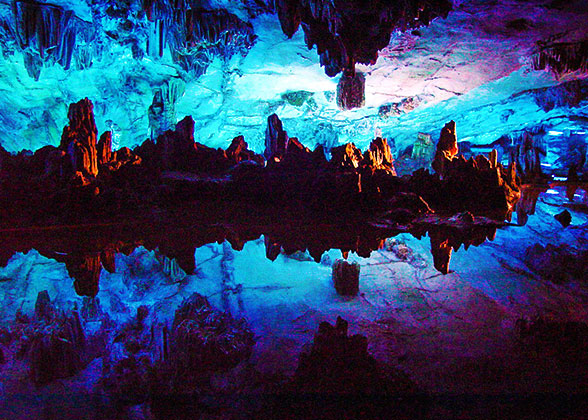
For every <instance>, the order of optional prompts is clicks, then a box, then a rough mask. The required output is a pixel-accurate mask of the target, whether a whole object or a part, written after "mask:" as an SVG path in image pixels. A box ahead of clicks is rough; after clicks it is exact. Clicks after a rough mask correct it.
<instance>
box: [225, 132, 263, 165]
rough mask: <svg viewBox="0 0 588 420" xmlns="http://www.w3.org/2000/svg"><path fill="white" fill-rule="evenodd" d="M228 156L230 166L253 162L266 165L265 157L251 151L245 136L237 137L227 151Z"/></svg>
mask: <svg viewBox="0 0 588 420" xmlns="http://www.w3.org/2000/svg"><path fill="white" fill-rule="evenodd" d="M226 156H227V159H228V163H229V165H230V166H234V165H237V164H238V163H241V162H246V161H253V162H256V163H258V164H263V163H264V159H263V156H261V155H258V154H256V153H255V152H253V151H252V150H249V145H248V144H247V142H246V141H245V138H244V137H243V136H237V137H235V138H234V139H233V141H232V142H231V145H230V146H229V147H228V148H227V150H226Z"/></svg>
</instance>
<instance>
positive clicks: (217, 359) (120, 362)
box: [102, 293, 255, 405]
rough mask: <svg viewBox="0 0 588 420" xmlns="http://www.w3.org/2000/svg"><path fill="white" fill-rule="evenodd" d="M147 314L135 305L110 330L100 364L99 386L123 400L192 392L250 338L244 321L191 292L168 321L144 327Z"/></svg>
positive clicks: (230, 364) (247, 350) (244, 353)
mask: <svg viewBox="0 0 588 420" xmlns="http://www.w3.org/2000/svg"><path fill="white" fill-rule="evenodd" d="M147 316H148V308H147V307H144V306H142V307H139V309H138V311H137V316H136V318H135V319H134V320H133V321H131V322H130V323H128V324H126V325H125V326H123V327H122V328H121V329H120V331H119V332H118V333H117V335H116V336H115V338H114V340H113V351H112V352H111V354H110V357H109V358H108V359H107V361H106V363H105V365H104V371H103V378H102V383H103V386H104V387H105V389H106V390H107V391H108V392H109V393H110V394H111V395H113V396H115V397H116V398H117V399H119V400H120V401H121V402H123V403H128V404H139V403H143V402H150V403H151V404H156V405H157V404H162V403H166V402H167V401H168V400H174V399H180V400H181V399H188V400H189V399H194V398H197V396H198V394H199V393H201V392H203V391H206V388H207V387H209V386H210V377H211V375H212V374H214V373H215V372H222V371H226V370H229V369H232V368H234V367H235V366H237V365H238V364H239V363H240V362H242V361H243V360H247V359H248V358H249V357H250V355H251V350H252V347H253V345H254V344H255V342H254V340H253V333H252V332H251V331H250V330H249V327H248V326H247V324H246V323H245V321H243V320H239V319H235V318H233V317H232V316H231V315H230V314H228V313H224V312H220V311H218V310H217V309H215V308H213V307H212V306H211V305H210V303H209V302H208V300H207V299H206V298H205V297H204V296H202V295H199V294H197V293H195V294H193V295H192V296H191V297H190V298H188V299H186V300H185V301H184V302H183V303H182V304H181V305H180V307H179V308H178V309H177V310H176V311H175V316H174V319H173V322H172V324H171V326H168V325H163V326H152V327H149V326H148V324H147V323H146V321H145V318H147ZM114 350H115V351H114Z"/></svg>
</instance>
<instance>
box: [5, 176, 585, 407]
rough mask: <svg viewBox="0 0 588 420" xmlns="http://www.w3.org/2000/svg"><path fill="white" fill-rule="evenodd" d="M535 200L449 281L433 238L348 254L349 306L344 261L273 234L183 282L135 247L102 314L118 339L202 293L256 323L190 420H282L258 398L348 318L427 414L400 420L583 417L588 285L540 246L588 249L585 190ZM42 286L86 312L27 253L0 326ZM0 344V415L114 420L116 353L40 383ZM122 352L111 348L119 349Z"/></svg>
mask: <svg viewBox="0 0 588 420" xmlns="http://www.w3.org/2000/svg"><path fill="white" fill-rule="evenodd" d="M535 190H536V191H535ZM535 190H533V191H535V198H536V200H535V199H532V198H531V199H530V201H529V200H527V202H525V196H524V195H523V198H522V199H521V202H519V208H518V211H517V216H516V217H515V223H512V224H511V225H509V226H506V227H504V228H501V229H498V231H497V232H496V236H495V238H494V239H493V240H487V241H485V242H483V243H482V244H480V245H479V246H470V247H469V248H468V249H467V250H464V249H463V247H462V248H461V249H459V250H453V255H452V259H451V263H450V272H449V273H448V274H445V275H443V274H441V273H440V272H439V271H437V270H436V269H435V267H434V264H433V257H432V255H431V252H430V250H431V245H430V240H429V238H426V237H424V238H421V239H417V238H415V237H413V236H412V235H410V234H408V233H403V234H400V235H397V236H395V237H393V238H390V239H388V240H386V241H385V244H384V246H383V248H381V249H377V250H374V251H373V252H372V253H371V255H370V256H369V257H367V258H366V257H360V256H358V255H357V254H356V253H354V252H351V253H350V254H349V255H348V257H347V259H348V261H350V262H356V263H358V264H359V266H360V275H359V290H360V293H359V295H358V296H355V297H343V296H339V295H338V294H337V293H336V291H335V288H334V287H333V280H332V268H331V266H332V264H333V262H334V261H335V260H336V259H338V258H341V256H342V253H341V251H340V250H330V251H327V252H325V253H324V254H323V255H322V257H321V259H320V262H316V261H315V260H314V259H313V258H311V256H310V255H309V254H308V253H306V252H295V253H292V254H290V255H288V254H287V253H285V252H284V250H283V249H282V251H281V252H280V253H279V254H278V255H276V256H275V257H276V258H275V260H274V261H271V260H270V259H268V258H267V252H268V251H267V241H264V238H263V237H261V238H259V239H257V240H251V241H248V242H246V243H244V244H243V245H242V249H240V250H239V251H236V250H234V249H233V247H232V246H231V245H230V244H229V243H228V242H226V241H225V242H222V243H211V244H205V245H203V246H200V247H199V248H197V249H196V252H195V270H194V274H191V275H188V276H186V275H185V274H184V273H183V271H182V270H181V269H180V268H178V267H177V265H174V263H173V262H170V260H169V259H165V258H163V259H162V258H161V257H160V255H159V254H158V252H159V249H158V250H155V251H148V250H147V249H145V248H143V247H138V248H135V249H133V250H130V251H128V255H125V254H124V253H120V252H119V253H116V254H115V256H114V259H115V263H116V269H115V270H111V271H113V272H109V271H107V270H104V269H102V270H101V272H100V279H99V283H100V284H99V291H98V293H97V295H96V298H95V299H94V301H95V302H97V303H96V304H95V305H94V307H98V308H99V309H98V310H97V313H102V314H108V318H109V320H110V321H109V322H110V324H109V325H110V329H111V330H113V329H116V328H117V326H118V327H120V326H121V325H124V324H125V323H127V322H129V320H130V319H132V317H133V316H134V314H135V313H136V312H137V308H139V307H140V306H141V305H144V306H146V307H147V308H149V316H148V318H147V319H148V320H149V322H151V323H152V325H155V324H157V323H158V322H159V323H161V322H164V323H166V322H170V321H169V320H171V319H172V318H173V316H174V311H175V310H176V309H177V308H178V306H179V305H180V304H181V303H182V302H183V301H184V300H185V299H187V298H188V297H190V296H191V295H192V294H193V293H194V292H197V293H198V294H200V295H203V296H205V297H207V298H208V300H209V302H210V304H211V305H212V306H213V307H214V308H216V309H219V310H221V311H222V312H225V313H230V314H232V315H233V316H234V317H235V318H241V317H242V318H244V319H245V320H246V322H247V324H248V325H249V327H250V328H251V330H252V332H253V335H254V341H255V344H254V345H253V348H252V352H251V354H250V357H249V358H248V359H247V360H245V361H242V362H241V363H239V364H238V365H237V367H234V368H232V369H229V370H227V371H225V372H224V373H217V374H215V375H213V377H212V379H211V382H210V383H211V385H210V388H207V389H212V390H214V394H212V395H213V396H208V397H203V398H204V399H205V400H206V401H208V403H206V404H205V405H207V406H208V407H210V406H212V407H214V409H210V411H208V412H206V413H205V414H202V412H200V414H199V416H198V417H187V418H242V417H243V418H247V417H248V416H249V415H251V416H253V417H256V418H264V417H267V418H270V417H272V416H273V415H275V416H276V417H280V416H279V415H278V412H279V410H278V411H274V412H272V413H273V414H272V415H270V414H268V413H269V412H268V411H263V410H264V409H263V407H262V408H260V405H261V406H263V403H261V402H260V401H261V400H263V398H261V397H260V395H261V394H264V392H266V391H267V390H271V392H274V391H276V389H279V387H280V383H282V382H283V381H287V380H288V378H290V377H292V376H293V375H294V374H295V372H296V369H297V366H298V365H299V358H300V354H301V353H302V352H304V351H306V350H308V348H309V346H310V345H311V343H312V342H313V337H315V333H316V332H317V328H318V326H319V324H320V323H321V322H323V321H327V322H329V323H331V324H334V323H335V321H336V319H337V317H341V318H343V319H344V320H346V321H347V322H348V324H349V334H350V335H351V334H361V335H363V336H365V337H366V338H367V343H368V352H369V353H370V354H371V355H372V356H373V357H374V358H375V360H376V361H377V363H378V365H379V366H380V368H381V369H382V371H383V372H384V374H385V376H386V377H387V378H392V381H396V383H398V384H402V383H404V382H407V383H410V384H411V385H410V387H413V388H414V389H417V390H418V392H417V394H418V395H425V396H426V401H427V402H426V403H423V404H424V405H425V406H426V409H424V411H419V410H418V409H417V408H416V403H415V405H412V406H411V408H410V409H408V410H406V409H403V410H402V412H401V413H400V414H399V416H398V418H404V417H403V416H406V418H415V417H420V416H422V417H430V418H456V417H457V418H507V417H508V418H510V417H513V418H539V417H537V416H539V415H540V416H541V418H560V416H563V417H565V418H582V415H586V414H587V413H588V411H587V410H588V406H587V404H586V403H585V402H583V401H584V397H585V396H586V393H588V367H587V366H588V364H586V361H588V355H587V349H588V334H587V332H586V330H585V329H582V328H583V327H579V328H580V330H579V331H577V330H576V329H574V328H576V327H573V326H578V325H580V326H582V325H583V326H585V325H586V324H585V323H586V322H588V286H587V284H586V278H582V277H581V274H580V275H579V276H580V277H578V274H577V273H574V272H572V273H571V274H570V267H567V266H565V265H566V264H567V263H566V261H568V260H565V259H561V260H557V259H551V260H549V258H551V257H549V256H547V255H546V254H541V253H539V254H534V253H533V252H534V251H533V250H532V248H533V246H534V245H535V244H539V245H541V246H542V247H546V246H547V245H548V244H551V245H553V246H555V247H559V248H558V249H568V250H569V249H570V247H572V248H574V249H575V250H586V249H587V248H588V213H587V203H588V190H587V189H586V186H585V185H579V186H578V187H577V188H575V189H573V190H572V191H570V188H568V189H566V188H565V187H563V186H551V187H543V188H540V189H535ZM529 191H531V189H528V190H527V194H530V195H531V196H532V195H533V194H532V193H531V192H529ZM563 210H568V211H569V213H570V215H571V224H570V225H569V226H567V227H564V226H562V224H561V223H560V222H559V221H557V220H556V219H555V218H554V216H555V215H557V214H559V213H560V212H561V211H563ZM523 221H524V222H526V223H524V225H517V223H516V222H519V223H521V224H522V222H523ZM238 248H241V246H239V247H238ZM54 251H55V252H56V254H59V252H60V250H59V249H55V250H54ZM535 251H536V250H535ZM537 255H542V256H543V257H538V256H537ZM584 255H586V254H584ZM541 258H544V261H539V260H540V259H541ZM580 258H582V257H580ZM162 261H163V262H162ZM553 261H556V262H557V261H560V262H561V264H562V266H557V265H553ZM562 261H563V262H562ZM580 263H582V261H580ZM583 263H584V264H585V261H584V262H583ZM550 264H551V265H550ZM556 264H557V263H556ZM70 274H71V270H70ZM44 290H47V291H48V294H49V296H50V299H51V301H52V302H55V304H56V305H57V304H59V305H61V306H60V307H67V305H68V304H71V303H72V302H73V303H75V302H77V305H79V306H84V305H87V302H88V301H89V300H91V299H89V298H87V297H83V298H82V297H80V296H78V295H76V293H75V290H74V287H72V278H71V277H70V275H68V271H67V270H66V268H65V266H64V264H63V263H60V262H57V261H55V260H54V259H49V258H47V257H46V256H42V255H41V254H39V252H37V251H36V250H31V251H28V252H26V253H24V254H23V253H17V254H15V255H14V256H12V258H10V260H9V261H8V263H7V265H6V267H5V268H0V296H1V297H2V299H1V301H2V308H1V309H0V319H1V321H2V326H3V327H4V328H5V329H6V328H9V326H10V325H12V323H13V322H15V321H14V319H15V317H17V316H18V314H27V313H28V314H32V313H33V312H34V311H35V304H36V301H37V297H38V295H39V292H42V291H44ZM84 302H85V303H84ZM83 318H84V322H83V328H85V329H86V334H90V333H89V332H88V331H90V330H98V329H100V328H101V326H100V322H101V321H100V316H98V315H95V316H94V318H92V316H91V315H87V314H86V315H84V316H83ZM162 320H163V321H162ZM165 320H167V321H165ZM537 325H539V327H537ZM541 325H543V326H545V325H556V326H559V327H554V328H553V329H549V328H548V327H545V328H542V327H541ZM570 330H572V332H571V333H570ZM562 331H563V332H562ZM152 334H153V333H152ZM0 345H1V346H2V348H3V353H4V359H5V360H4V363H3V364H1V365H0V375H1V376H0V378H1V379H0V401H1V402H2V403H1V404H0V418H110V416H114V414H112V412H113V411H108V410H107V409H106V408H104V406H107V405H108V404H110V402H109V401H110V400H108V398H106V397H104V395H103V393H102V391H100V389H101V388H100V387H99V383H100V377H101V375H102V373H101V372H103V371H104V363H105V360H106V358H107V356H106V355H105V354H106V353H105V352H103V353H101V354H97V355H96V357H95V358H93V360H91V361H89V363H88V364H87V365H86V366H85V367H84V368H83V369H82V370H81V371H79V372H77V373H76V374H75V375H73V376H71V377H68V378H61V379H56V380H54V381H52V382H50V383H48V384H43V385H35V384H33V383H32V382H31V380H30V378H29V374H28V369H29V368H28V366H27V364H26V361H24V360H22V359H19V358H18V357H17V349H16V347H15V346H16V344H14V342H12V344H11V342H10V341H9V340H4V341H3V342H2V343H1V344H0ZM115 347H116V346H115V345H114V344H112V343H110V344H109V343H107V344H106V348H108V349H109V351H114V350H113V349H115ZM281 381H282V382H281ZM276 387H277V388H276ZM413 388H410V389H411V390H412V389H413ZM267 392H270V391H267ZM411 392H412V391H411ZM277 393H278V394H279V392H277ZM207 398H208V399H207ZM235 400H237V401H238V403H236V402H235ZM244 401H245V402H244ZM253 401H255V402H253ZM406 401H411V400H410V399H408V400H405V401H404V403H403V402H399V403H398V405H397V406H398V407H404V406H403V405H402V404H406ZM374 404H376V403H374ZM320 405H321V404H318V406H320ZM273 407H274V408H275V406H273ZM105 410H106V411H105ZM120 410H121V411H118V413H119V414H116V416H121V418H159V417H157V416H156V415H155V414H153V413H152V412H150V410H149V409H148V408H145V404H142V405H141V404H136V405H134V406H133V405H132V404H131V405H130V407H125V408H124V409H122V408H121V409H120ZM178 410H179V409H178ZM182 410H183V409H182ZM248 410H251V412H249V411H248ZM259 410H262V411H261V412H263V413H265V414H259V412H260V411H259ZM276 410H277V409H276ZM562 410H564V411H562ZM565 410H567V411H565ZM115 411H116V410H115ZM172 411H173V410H172ZM105 413H107V414H105ZM108 413H109V414H108ZM120 413H123V414H120ZM251 413H257V414H255V415H253V414H251ZM562 413H563V414H562ZM315 414H316V413H315ZM323 414H324V413H323ZM397 414H398V413H397ZM504 415H506V417H504ZM168 416H169V418H174V415H169V413H168ZM570 416H571V417H570ZM160 417H162V418H163V417H165V415H161V416H160ZM295 417H296V416H295V415H292V416H285V417H283V418H295ZM304 417H306V416H301V417H300V418H304ZM343 417H344V416H343ZM343 417H340V418H343ZM113 418H114V417H113ZM166 418H167V417H166ZM316 418H322V416H321V415H318V414H317V416H316ZM350 418H353V417H350ZM366 418H369V417H366Z"/></svg>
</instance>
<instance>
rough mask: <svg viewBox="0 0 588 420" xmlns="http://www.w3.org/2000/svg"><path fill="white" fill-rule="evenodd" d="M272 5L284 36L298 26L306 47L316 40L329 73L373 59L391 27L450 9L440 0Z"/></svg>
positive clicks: (292, 0)
mask: <svg viewBox="0 0 588 420" xmlns="http://www.w3.org/2000/svg"><path fill="white" fill-rule="evenodd" d="M275 7H276V9H277V13H278V17H279V19H280V24H281V26H282V30H283V31H284V33H285V34H286V35H287V36H288V37H291V36H292V35H293V34H294V33H295V32H296V31H297V30H298V27H299V25H301V26H302V29H303V30H304V38H305V40H306V43H307V46H308V48H309V49H310V48H312V47H313V46H314V45H316V47H317V51H318V54H319V56H320V63H321V65H322V66H324V67H325V73H326V74H327V75H328V76H330V77H333V76H335V75H337V74H338V73H339V72H341V71H347V72H349V71H352V70H353V69H354V67H355V64H356V63H364V64H375V62H376V60H377V58H378V51H379V50H381V49H383V48H384V47H386V46H387V45H388V43H389V42H390V35H391V33H392V32H393V31H394V30H395V29H401V30H406V29H408V28H413V27H417V26H421V25H428V24H429V22H430V21H431V20H432V19H433V18H434V17H436V16H446V15H447V13H449V11H450V10H451V9H452V6H451V2H449V1H446V0H427V1H424V2H420V3H417V2H401V3H396V2H390V1H384V0H374V1H370V2H369V4H367V3H365V2H362V1H361V0H350V1H345V2H322V1H306V0H279V1H277V2H276V3H275ZM367 26H369V30H368V29H366V28H367Z"/></svg>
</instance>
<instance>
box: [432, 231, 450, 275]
mask: <svg viewBox="0 0 588 420" xmlns="http://www.w3.org/2000/svg"><path fill="white" fill-rule="evenodd" d="M429 237H430V238H431V253H432V254H433V264H434V265H435V268H436V269H437V270H439V272H441V273H442V274H447V273H449V261H450V260H451V252H452V251H453V248H452V247H451V245H450V244H449V239H447V238H445V237H444V235H441V234H440V233H439V232H429Z"/></svg>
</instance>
